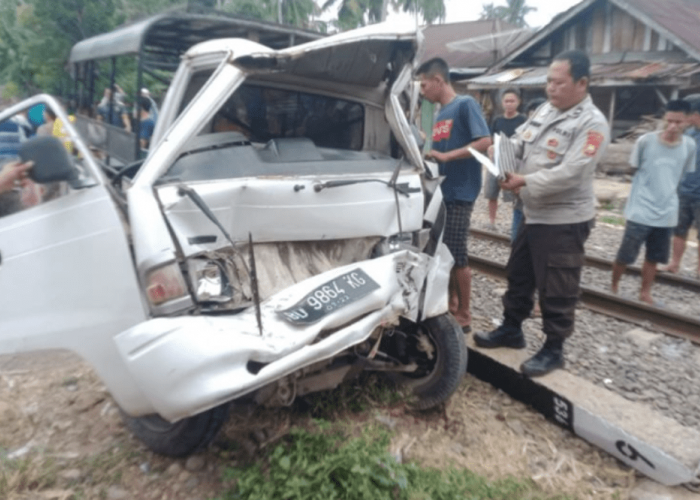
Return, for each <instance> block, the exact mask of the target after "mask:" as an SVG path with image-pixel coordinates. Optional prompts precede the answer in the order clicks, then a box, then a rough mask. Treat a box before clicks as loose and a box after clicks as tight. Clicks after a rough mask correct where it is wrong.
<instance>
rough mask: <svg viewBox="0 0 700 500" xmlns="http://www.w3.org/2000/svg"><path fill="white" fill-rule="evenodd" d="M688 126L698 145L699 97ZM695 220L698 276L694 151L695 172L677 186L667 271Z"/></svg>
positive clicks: (699, 214) (699, 161) (699, 217)
mask: <svg viewBox="0 0 700 500" xmlns="http://www.w3.org/2000/svg"><path fill="white" fill-rule="evenodd" d="M688 124H689V125H690V127H689V128H688V129H687V130H686V132H685V133H686V135H688V136H690V137H692V138H693V139H694V140H695V143H696V145H697V146H700V99H697V100H695V101H693V102H692V103H691V104H690V114H689V115H688ZM693 221H695V227H696V228H697V229H698V267H697V269H696V271H695V273H696V274H697V276H698V277H700V155H698V154H697V151H696V159H695V172H688V173H687V174H685V177H683V180H682V181H681V185H680V186H679V187H678V225H677V226H676V228H675V229H674V230H673V249H672V250H671V263H670V264H669V265H668V266H667V267H666V268H664V269H663V271H668V272H669V273H677V272H678V269H679V268H680V265H681V259H682V258H683V254H684V253H685V244H686V240H687V239H688V231H689V230H690V226H691V225H692V224H693Z"/></svg>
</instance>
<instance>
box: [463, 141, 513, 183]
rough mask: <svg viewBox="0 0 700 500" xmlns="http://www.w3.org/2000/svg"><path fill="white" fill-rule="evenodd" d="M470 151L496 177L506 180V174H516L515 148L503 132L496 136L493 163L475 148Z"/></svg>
mask: <svg viewBox="0 0 700 500" xmlns="http://www.w3.org/2000/svg"><path fill="white" fill-rule="evenodd" d="M468 149H469V152H470V153H471V154H472V155H473V156H474V158H476V159H477V160H478V161H479V163H481V164H482V165H483V166H485V167H486V169H487V170H488V171H489V172H491V174H492V175H493V176H494V177H496V178H498V179H500V180H505V178H506V174H512V173H515V167H516V166H517V164H518V160H517V159H516V158H515V146H513V143H512V142H510V140H509V139H508V137H506V136H505V134H503V132H499V133H498V134H496V135H495V136H494V144H493V153H494V155H493V156H494V158H493V160H494V161H491V160H490V159H489V158H488V157H487V156H486V155H484V154H482V153H479V152H478V151H477V150H476V149H474V148H471V147H470V148H468Z"/></svg>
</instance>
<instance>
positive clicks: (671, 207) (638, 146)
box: [611, 100, 696, 304]
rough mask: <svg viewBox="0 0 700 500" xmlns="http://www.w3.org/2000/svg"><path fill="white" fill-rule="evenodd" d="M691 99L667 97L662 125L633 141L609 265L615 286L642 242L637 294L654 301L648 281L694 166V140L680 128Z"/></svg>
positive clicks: (664, 252)
mask: <svg viewBox="0 0 700 500" xmlns="http://www.w3.org/2000/svg"><path fill="white" fill-rule="evenodd" d="M689 111H690V104H689V103H688V102H686V101H681V100H676V101H669V102H668V104H667V105H666V112H665V113H664V119H663V121H664V125H663V129H662V130H660V131H655V132H649V133H647V134H644V135H643V136H641V137H640V138H639V139H637V142H636V143H635V145H634V149H633V150H632V154H631V156H630V164H631V165H632V167H633V168H634V169H636V171H635V174H634V180H633V181H632V190H631V191H630V195H629V198H627V205H626V206H625V218H626V219H627V222H626V223H625V234H624V235H623V237H622V243H621V245H620V249H619V250H618V252H617V257H616V259H615V264H614V265H613V270H612V284H611V290H612V292H613V293H617V292H618V286H619V283H620V278H621V277H622V274H623V273H624V272H625V268H626V267H627V266H628V265H630V264H632V263H633V262H634V261H635V260H636V259H637V255H639V250H640V248H641V246H642V244H644V245H645V247H646V255H645V258H644V264H643V265H642V286H641V289H640V292H639V300H641V301H643V302H647V303H649V304H654V299H653V298H652V296H651V286H652V284H653V283H654V278H655V277H656V266H657V264H665V263H666V262H668V257H669V253H670V247H671V234H672V232H673V228H674V227H676V225H677V224H678V184H679V183H680V181H681V179H682V178H683V175H684V174H685V173H686V172H692V171H694V170H695V158H696V154H695V148H696V144H695V141H694V140H693V139H692V138H691V137H689V136H687V135H684V134H683V128H684V127H685V123H686V119H687V115H688V112H689Z"/></svg>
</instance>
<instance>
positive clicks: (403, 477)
mask: <svg viewBox="0 0 700 500" xmlns="http://www.w3.org/2000/svg"><path fill="white" fill-rule="evenodd" d="M389 438H390V436H389V433H388V432H387V431H386V430H384V429H381V428H379V427H368V428H367V429H366V430H365V432H364V433H363V434H362V435H361V436H360V437H354V438H349V437H348V436H347V435H346V434H345V433H343V432H340V431H338V428H337V426H333V425H332V424H329V423H328V422H320V425H319V428H318V429H316V430H315V431H313V432H312V431H308V430H303V429H293V430H292V431H291V432H290V434H289V435H288V436H287V438H286V440H285V441H284V442H283V443H281V444H279V445H278V446H277V447H275V448H274V449H273V450H271V451H269V452H268V453H267V455H266V456H265V457H263V459H262V460H260V461H259V463H257V464H254V465H252V466H250V467H246V468H232V469H228V470H227V471H226V472H225V473H224V476H225V479H226V480H227V481H232V482H234V483H235V486H234V487H233V488H232V489H231V490H229V491H228V492H226V493H225V494H224V496H222V497H219V500H234V499H236V500H239V499H240V500H253V499H255V500H277V499H285V500H330V499H344V500H365V499H368V498H371V499H373V500H374V499H376V500H384V499H386V500H453V499H455V498H464V499H469V500H480V499H494V500H518V499H521V500H534V499H536V498H554V497H548V496H546V495H542V493H541V492H539V491H538V490H537V488H536V487H535V485H534V484H533V483H532V482H531V481H529V480H516V479H512V478H510V479H505V480H501V481H495V482H489V481H487V480H486V479H484V478H482V477H480V476H477V475H476V474H473V473H471V472H470V471H468V470H462V469H457V468H450V469H448V470H445V471H440V470H437V469H434V468H422V467H419V466H417V465H415V464H410V463H409V464H402V463H398V462H396V460H395V459H394V458H393V457H392V456H391V455H390V454H389V453H388V452H387V449H388V446H389V440H390V439H389ZM558 498H563V497H558Z"/></svg>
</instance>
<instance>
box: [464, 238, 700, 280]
mask: <svg viewBox="0 0 700 500" xmlns="http://www.w3.org/2000/svg"><path fill="white" fill-rule="evenodd" d="M469 234H470V235H473V236H476V237H477V238H480V239H485V240H491V241H496V242H498V243H507V244H509V245H510V238H509V237H508V236H507V235H505V234H501V233H494V232H493V231H485V230H483V229H472V228H470V229H469ZM469 257H470V258H471V255H470V256H469ZM586 266H587V267H592V268H595V269H600V270H602V271H608V272H612V266H613V262H612V261H610V260H607V259H602V258H600V257H593V256H591V255H586ZM625 274H631V275H633V276H641V274H642V269H641V268H640V267H639V266H627V269H626V270H625ZM655 281H656V282H657V283H662V284H664V285H670V286H676V287H678V288H683V289H685V290H689V291H691V292H700V280H696V279H693V278H688V277H686V276H679V275H677V274H671V273H657V274H656V278H655Z"/></svg>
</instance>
